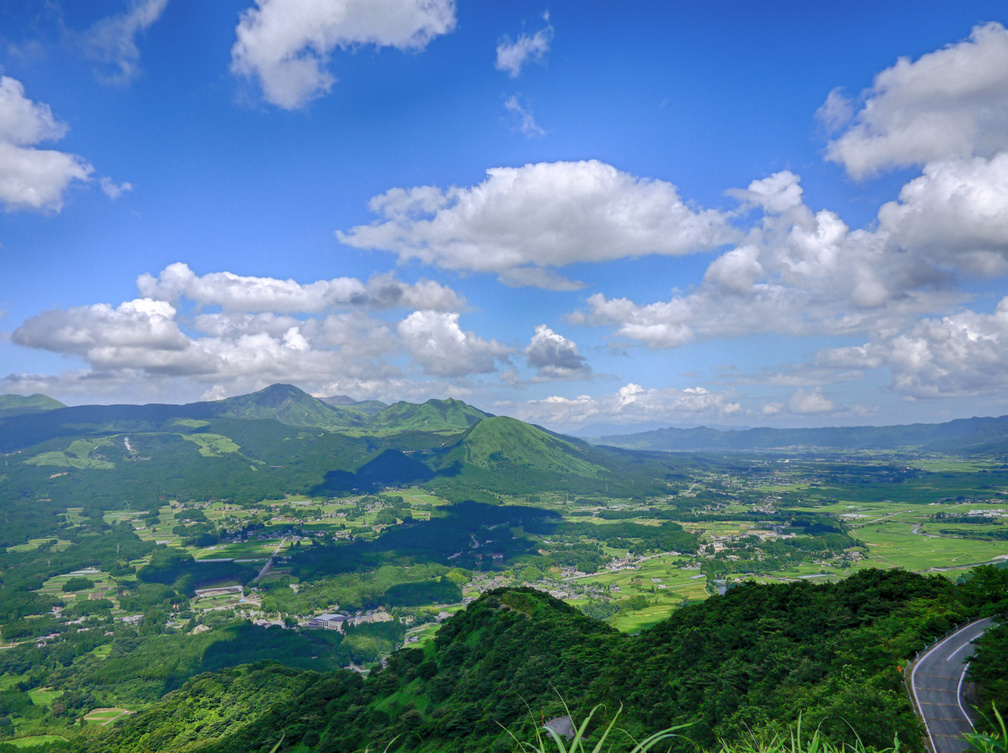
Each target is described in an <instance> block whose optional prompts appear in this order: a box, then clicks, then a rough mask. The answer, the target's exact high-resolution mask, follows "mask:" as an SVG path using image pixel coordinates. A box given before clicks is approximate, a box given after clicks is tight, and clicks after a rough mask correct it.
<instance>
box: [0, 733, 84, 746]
mask: <svg viewBox="0 0 1008 753" xmlns="http://www.w3.org/2000/svg"><path fill="white" fill-rule="evenodd" d="M56 742H64V743H66V742H70V741H69V740H67V739H66V738H65V737H60V736H59V735H32V736H31V737H19V738H17V739H15V740H4V745H13V746H14V747H15V748H34V747H37V746H39V745H47V744H49V743H56Z"/></svg>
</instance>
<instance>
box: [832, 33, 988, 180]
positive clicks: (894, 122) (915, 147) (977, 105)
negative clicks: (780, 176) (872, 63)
mask: <svg viewBox="0 0 1008 753" xmlns="http://www.w3.org/2000/svg"><path fill="white" fill-rule="evenodd" d="M839 96H840V95H838V94H835V93H831V94H830V98H831V99H832V102H831V100H830V99H827V101H826V104H824V105H823V108H825V109H823V108H820V112H821V113H823V115H822V117H825V118H827V120H829V121H830V122H832V123H834V124H835V123H837V122H838V116H837V117H835V113H837V112H841V111H842V109H843V108H842V104H843V103H842V102H841V101H840V100H839V99H838V97H839ZM862 98H863V104H862V106H861V109H860V110H859V111H858V112H857V114H856V115H855V117H854V120H853V122H852V123H851V125H850V127H849V128H848V129H847V130H846V131H844V132H843V133H842V134H841V135H840V136H839V137H838V138H836V139H835V140H833V141H831V142H830V143H829V145H828V147H827V151H826V157H827V159H829V160H832V161H833V162H837V163H839V164H841V165H843V166H844V168H845V169H846V170H847V172H848V174H849V175H851V176H853V177H854V178H863V177H866V176H870V175H872V174H874V173H876V172H878V171H880V170H883V169H886V168H893V167H907V166H910V165H923V164H925V163H927V162H933V161H937V160H947V159H962V158H966V157H972V156H982V157H992V156H993V155H994V154H996V153H997V152H999V151H1001V150H1003V149H1006V148H1008V31H1006V30H1005V28H1004V27H1003V26H1001V24H998V23H988V24H986V25H984V26H977V27H975V28H974V29H973V31H972V33H971V34H970V36H969V39H967V40H964V41H961V42H958V43H956V44H952V45H949V46H947V47H945V48H944V49H941V50H937V51H935V52H931V53H928V54H926V55H922V56H921V57H920V58H919V59H918V60H916V61H910V60H909V59H908V58H900V59H899V60H898V61H897V62H896V64H895V65H893V66H892V67H891V68H887V69H886V70H884V71H882V72H881V73H879V74H878V75H877V76H876V77H875V81H874V82H873V84H872V87H871V89H869V90H868V91H866V92H865V93H864V94H863V95H862Z"/></svg>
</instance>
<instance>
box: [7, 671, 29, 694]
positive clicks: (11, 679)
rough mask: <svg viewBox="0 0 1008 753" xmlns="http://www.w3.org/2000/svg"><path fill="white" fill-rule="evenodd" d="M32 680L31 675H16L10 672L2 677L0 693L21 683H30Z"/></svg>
mask: <svg viewBox="0 0 1008 753" xmlns="http://www.w3.org/2000/svg"><path fill="white" fill-rule="evenodd" d="M29 679H30V677H29V675H27V674H23V675H15V674H12V673H10V672H7V673H5V674H2V675H0V691H4V690H10V689H11V688H13V687H14V686H15V685H17V684H18V683H19V682H28V681H29Z"/></svg>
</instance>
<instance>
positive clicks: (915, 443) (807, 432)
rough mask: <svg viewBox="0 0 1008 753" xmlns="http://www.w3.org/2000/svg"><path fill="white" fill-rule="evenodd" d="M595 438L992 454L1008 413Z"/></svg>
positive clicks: (1001, 444)
mask: <svg viewBox="0 0 1008 753" xmlns="http://www.w3.org/2000/svg"><path fill="white" fill-rule="evenodd" d="M592 441H593V442H595V443H596V444H602V445H608V446H611V447H623V448H626V449H631V450H660V451H667V452H684V451H685V452H704V451H735V452H749V451H755V450H789V451H793V450H800V449H835V450H924V451H929V452H956V453H959V454H969V453H974V454H989V453H992V452H994V453H999V452H1005V451H1008V416H1001V417H1000V418H966V419H957V420H955V421H948V422H946V423H942V424H908V425H905V426H849V427H824V428H818V429H768V428H759V429H738V430H720V429H709V428H707V427H697V428H692V429H677V428H673V427H670V428H667V429H656V430H654V431H647V432H641V433H637V434H619V435H611V436H604V437H598V438H593V439H592Z"/></svg>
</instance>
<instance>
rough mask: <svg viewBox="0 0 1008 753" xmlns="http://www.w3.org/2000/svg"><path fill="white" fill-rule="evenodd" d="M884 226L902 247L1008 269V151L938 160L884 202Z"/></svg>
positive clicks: (979, 270)
mask: <svg viewBox="0 0 1008 753" xmlns="http://www.w3.org/2000/svg"><path fill="white" fill-rule="evenodd" d="M878 218H879V225H880V227H881V228H882V229H883V230H885V231H886V232H888V233H889V234H890V239H891V241H892V242H893V243H894V244H896V245H898V246H899V247H900V248H904V249H911V250H915V251H918V252H922V253H923V254H924V255H926V256H928V257H930V258H931V259H933V260H935V261H936V262H938V263H942V264H949V263H951V264H954V265H955V266H958V267H961V268H964V269H965V270H967V271H969V272H972V273H974V274H978V275H981V276H984V277H994V276H999V275H1002V274H1004V273H1005V272H1006V271H1008V152H1001V153H1000V154H998V155H996V156H995V157H993V158H991V159H986V158H983V157H975V158H973V159H968V160H951V161H945V162H933V163H930V164H928V165H927V166H925V168H924V172H923V175H921V176H920V177H919V178H916V179H914V180H912V181H910V182H909V183H907V184H906V185H905V186H903V188H902V190H901V191H900V194H899V200H898V201H891V202H889V203H887V204H885V205H883V206H882V208H881V209H880V210H879V213H878Z"/></svg>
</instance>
